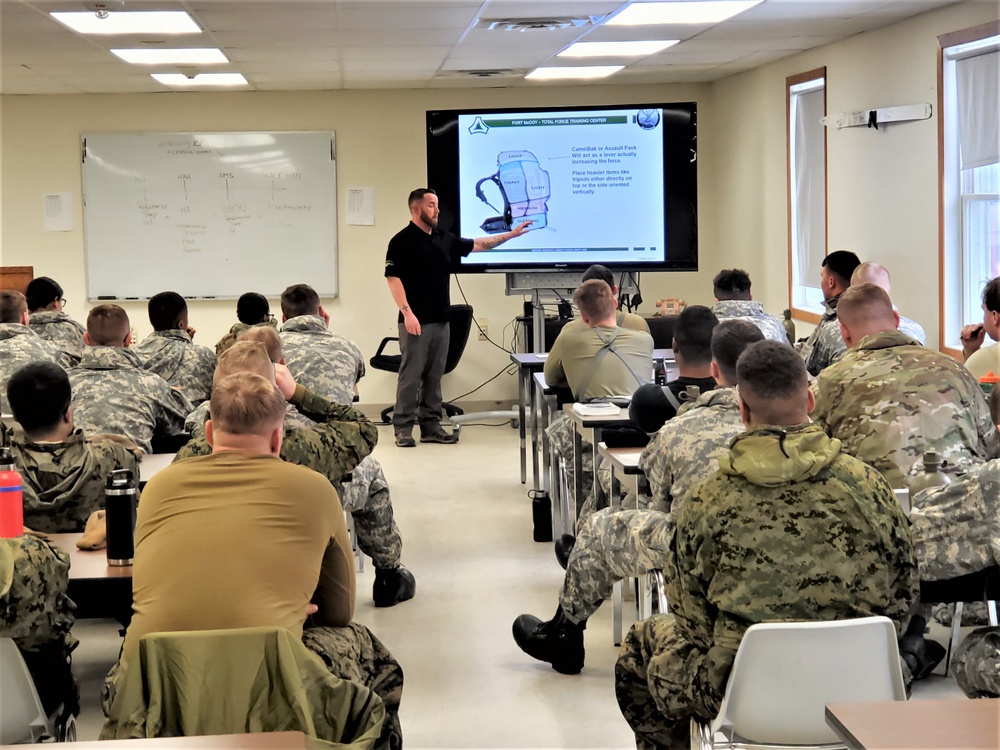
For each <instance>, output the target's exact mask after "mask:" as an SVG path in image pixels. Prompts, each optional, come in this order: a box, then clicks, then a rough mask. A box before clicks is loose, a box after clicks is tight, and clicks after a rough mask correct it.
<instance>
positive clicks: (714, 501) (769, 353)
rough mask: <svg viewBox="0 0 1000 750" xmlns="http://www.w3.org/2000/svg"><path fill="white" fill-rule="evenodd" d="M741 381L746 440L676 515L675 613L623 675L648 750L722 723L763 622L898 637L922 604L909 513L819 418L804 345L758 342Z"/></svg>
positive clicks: (630, 647)
mask: <svg viewBox="0 0 1000 750" xmlns="http://www.w3.org/2000/svg"><path fill="white" fill-rule="evenodd" d="M738 376H739V382H740V385H739V395H740V399H741V404H740V408H741V412H742V416H743V420H744V422H745V423H746V425H747V432H746V433H744V434H743V435H741V436H739V437H738V438H737V439H736V440H735V441H734V442H733V444H732V447H731V449H730V452H729V453H728V454H726V455H724V456H722V457H721V458H720V459H719V467H720V469H719V471H718V472H717V473H716V474H714V475H713V476H712V477H710V478H709V479H708V481H706V482H705V483H704V484H703V485H701V486H700V487H699V488H698V489H697V490H695V491H694V493H692V495H691V496H690V497H689V498H688V499H687V501H686V502H685V503H684V505H683V507H682V508H680V510H679V512H678V513H677V514H676V515H675V518H674V520H675V523H676V526H675V528H674V530H673V533H672V535H671V538H670V542H669V544H668V547H667V553H666V563H667V564H666V567H665V569H664V574H665V578H666V582H667V598H668V600H669V601H670V608H671V614H670V615H654V616H653V617H651V618H649V619H647V620H644V621H642V622H639V623H637V624H636V625H635V626H633V628H632V630H631V631H630V632H629V635H628V637H627V638H626V641H625V643H624V644H623V645H622V651H621V655H620V656H619V659H618V663H617V665H616V668H615V689H616V694H617V696H618V703H619V705H620V706H621V709H622V713H623V714H624V716H625V718H626V719H627V720H628V722H629V724H630V725H631V727H632V729H633V730H634V731H635V733H636V744H637V746H638V747H640V748H643V747H677V748H680V747H685V748H686V747H687V746H688V743H689V741H690V737H689V733H688V729H689V723H690V719H691V717H692V716H697V717H700V718H702V719H706V720H709V719H711V718H714V717H715V715H716V714H717V713H718V710H719V705H720V702H721V699H722V695H723V693H724V691H725V687H726V680H727V678H728V675H729V671H730V669H731V667H732V663H733V659H734V657H735V655H736V650H737V649H738V648H739V644H740V641H741V640H742V638H743V634H744V633H745V632H746V629H747V628H748V627H750V626H751V625H753V624H755V623H759V622H774V621H802V620H839V619H849V618H856V617H866V616H870V615H884V616H886V617H888V618H890V619H891V620H893V621H894V622H895V623H896V625H897V629H899V628H900V627H901V625H902V624H903V622H904V621H905V620H906V618H907V616H908V613H909V611H910V609H911V606H912V605H913V604H914V603H915V602H916V599H917V595H918V591H917V567H916V562H915V559H914V555H913V547H912V542H911V540H910V533H909V529H908V526H907V522H906V518H905V516H904V515H903V512H902V510H901V508H900V507H899V504H898V503H897V502H896V499H895V497H894V496H893V493H892V490H891V488H890V487H889V485H888V484H887V483H886V482H885V480H884V479H883V478H882V477H881V476H880V475H879V473H878V472H877V471H875V470H874V469H872V468H871V467H869V466H866V465H865V464H863V463H862V462H860V461H858V460H857V459H855V458H852V457H850V456H848V455H846V454H844V453H842V452H841V450H840V441H838V440H835V439H831V438H829V437H827V436H826V435H825V434H824V433H823V430H822V429H821V428H820V427H819V426H817V425H813V424H809V417H808V413H809V410H810V407H811V406H812V394H811V393H810V391H809V389H808V387H807V375H806V370H805V367H804V365H803V363H802V360H801V359H800V358H799V357H798V355H797V354H796V353H795V352H794V350H793V349H792V348H791V347H789V346H787V345H785V344H778V343H775V342H771V341H762V342H758V343H756V344H753V345H751V346H750V347H748V348H747V350H746V351H745V352H744V353H743V355H742V356H741V357H740V360H739V364H738Z"/></svg>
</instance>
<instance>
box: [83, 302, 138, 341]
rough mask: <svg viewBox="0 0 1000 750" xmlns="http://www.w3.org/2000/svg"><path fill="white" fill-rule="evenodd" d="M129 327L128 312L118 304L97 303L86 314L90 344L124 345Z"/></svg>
mask: <svg viewBox="0 0 1000 750" xmlns="http://www.w3.org/2000/svg"><path fill="white" fill-rule="evenodd" d="M130 328H131V325H130V324H129V322H128V314H127V313H126V312H125V311H124V310H123V309H122V308H121V307H119V306H118V305H111V304H105V305H98V306H97V307H95V308H93V309H92V310H91V311H90V314H89V315H88V316H87V336H88V337H89V338H90V344H91V346H124V343H125V337H126V336H127V335H128V332H129V329H130Z"/></svg>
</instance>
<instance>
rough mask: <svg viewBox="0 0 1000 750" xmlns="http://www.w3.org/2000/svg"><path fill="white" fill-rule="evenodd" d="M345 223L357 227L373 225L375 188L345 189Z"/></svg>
mask: <svg viewBox="0 0 1000 750" xmlns="http://www.w3.org/2000/svg"><path fill="white" fill-rule="evenodd" d="M347 223H348V224H354V225H358V226H372V225H374V224H375V188H370V187H359V188H347Z"/></svg>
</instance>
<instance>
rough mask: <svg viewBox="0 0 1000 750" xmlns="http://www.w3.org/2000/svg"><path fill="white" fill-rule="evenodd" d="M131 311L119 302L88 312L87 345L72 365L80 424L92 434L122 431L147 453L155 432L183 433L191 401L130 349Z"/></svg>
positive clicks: (74, 413) (119, 433)
mask: <svg viewBox="0 0 1000 750" xmlns="http://www.w3.org/2000/svg"><path fill="white" fill-rule="evenodd" d="M131 340H132V334H131V332H130V330H129V322H128V315H126V314H125V311H124V310H123V309H122V308H120V307H119V306H118V305H98V306H97V307H95V308H94V309H93V310H91V311H90V315H88V316H87V349H86V350H85V351H84V353H83V359H82V360H80V364H79V365H77V366H76V367H74V368H73V369H71V370H70V371H69V381H70V384H71V385H72V386H73V393H74V394H76V395H75V401H74V404H73V415H74V421H75V422H76V425H77V426H78V427H80V428H82V429H83V431H84V432H86V433H87V434H89V435H94V434H97V433H102V432H107V433H110V434H112V435H121V436H123V437H126V438H128V439H129V440H130V441H131V442H133V443H134V444H135V445H137V446H139V448H140V449H142V451H143V452H145V453H150V452H151V451H152V449H153V445H152V441H153V436H154V435H159V436H170V435H179V434H181V433H182V431H183V428H184V418H185V417H186V416H187V415H188V414H190V413H191V409H192V406H191V402H190V401H188V400H187V398H185V396H184V394H183V393H181V392H180V391H178V390H176V389H174V388H171V387H170V385H169V384H168V383H167V381H166V380H164V379H163V378H161V377H160V376H159V375H156V374H155V373H152V372H148V371H147V370H145V369H143V367H142V362H141V361H140V359H139V356H138V355H137V354H136V353H135V352H133V351H132V350H131V349H127V348H126V347H127V346H128V344H129V342H130V341H131Z"/></svg>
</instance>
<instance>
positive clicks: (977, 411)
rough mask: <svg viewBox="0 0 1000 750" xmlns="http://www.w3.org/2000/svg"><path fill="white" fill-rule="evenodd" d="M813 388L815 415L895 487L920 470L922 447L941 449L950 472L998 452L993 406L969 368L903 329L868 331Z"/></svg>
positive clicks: (846, 447)
mask: <svg viewBox="0 0 1000 750" xmlns="http://www.w3.org/2000/svg"><path fill="white" fill-rule="evenodd" d="M813 387H814V391H815V393H816V407H815V409H813V412H812V418H813V419H814V420H815V421H816V422H818V423H819V424H821V425H822V426H823V427H824V428H825V429H826V430H827V432H828V433H829V434H830V435H831V436H832V437H835V438H838V439H840V440H841V441H843V444H844V451H845V452H846V453H849V454H850V455H852V456H854V457H856V458H860V459H861V460H862V461H864V462H865V463H866V464H868V465H869V466H874V467H875V468H876V469H878V470H879V471H881V472H882V473H883V474H884V475H885V477H886V479H888V480H889V483H890V484H891V485H892V486H893V487H903V486H905V483H906V482H907V481H908V477H909V476H912V475H914V474H915V473H916V472H917V471H918V470H919V467H918V468H917V469H914V465H915V464H916V463H917V462H918V461H919V459H920V458H921V457H922V455H923V453H924V451H928V450H936V451H937V452H938V453H940V454H941V456H942V458H943V459H944V460H945V462H946V463H945V466H944V471H946V472H949V473H954V472H959V471H963V470H965V469H968V468H969V467H970V466H972V465H975V464H978V463H982V462H983V461H986V460H987V459H990V458H993V457H994V456H997V455H998V453H1000V435H998V434H997V428H996V425H995V424H993V419H992V418H991V416H990V410H989V406H988V405H987V403H986V399H985V397H984V396H983V393H982V390H981V389H980V388H979V385H978V384H977V383H976V381H975V380H974V379H973V377H972V376H971V375H970V374H969V372H968V370H966V369H965V368H964V367H962V365H961V364H959V363H958V362H956V361H955V360H953V359H952V358H951V357H949V356H947V355H946V354H942V353H940V352H937V351H934V350H932V349H928V348H926V347H923V346H920V345H919V344H917V342H915V341H914V340H913V339H910V338H908V337H907V336H905V335H904V334H902V333H900V332H899V331H896V330H891V331H883V332H881V333H877V334H873V335H871V336H866V337H865V338H863V339H862V340H861V341H860V342H859V343H858V345H857V346H856V347H854V348H852V349H851V350H850V351H848V352H847V353H846V354H845V355H844V357H843V358H842V359H841V360H840V361H839V362H837V363H835V364H833V365H831V366H830V367H828V368H826V369H825V370H823V372H822V373H820V375H819V377H817V379H816V382H815V383H814V385H813Z"/></svg>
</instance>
